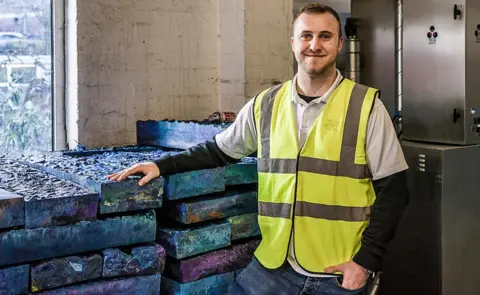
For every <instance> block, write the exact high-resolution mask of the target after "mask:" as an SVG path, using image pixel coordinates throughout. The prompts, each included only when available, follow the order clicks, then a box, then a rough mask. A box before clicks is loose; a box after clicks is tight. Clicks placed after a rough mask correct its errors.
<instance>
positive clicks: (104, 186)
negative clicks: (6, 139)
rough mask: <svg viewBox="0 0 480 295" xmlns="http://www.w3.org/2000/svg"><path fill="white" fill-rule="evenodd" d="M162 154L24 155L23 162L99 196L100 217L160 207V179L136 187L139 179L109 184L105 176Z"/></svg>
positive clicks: (160, 152)
mask: <svg viewBox="0 0 480 295" xmlns="http://www.w3.org/2000/svg"><path fill="white" fill-rule="evenodd" d="M162 154H164V152H163V151H154V152H145V153H144V154H143V153H134V152H118V153H114V152H110V153H108V152H105V153H98V154H97V153H94V154H93V155H90V156H88V157H70V156H64V155H61V154H55V153H51V154H45V155H40V156H35V157H34V156H27V157H25V158H23V159H22V161H24V162H25V163H26V164H27V165H29V166H31V167H33V168H35V169H39V170H41V171H44V172H47V173H49V174H52V175H54V176H56V177H58V178H61V179H65V180H68V181H71V182H74V183H76V184H79V185H81V186H84V187H87V188H90V189H91V190H93V191H95V192H97V193H99V195H100V201H99V208H100V213H101V214H108V213H117V212H129V211H139V210H144V209H156V208H160V207H161V206H162V201H163V197H162V195H163V184H164V179H163V178H161V177H160V178H156V179H154V180H152V181H150V182H149V183H148V184H147V185H145V186H141V187H140V186H139V185H138V181H139V180H140V178H139V177H137V176H134V177H130V178H129V179H127V180H125V181H123V182H111V181H109V180H108V179H107V175H109V174H111V173H113V172H118V171H120V170H122V169H124V168H127V167H129V166H131V165H133V164H134V163H138V162H140V161H144V160H145V159H149V158H148V157H157V156H159V155H162Z"/></svg>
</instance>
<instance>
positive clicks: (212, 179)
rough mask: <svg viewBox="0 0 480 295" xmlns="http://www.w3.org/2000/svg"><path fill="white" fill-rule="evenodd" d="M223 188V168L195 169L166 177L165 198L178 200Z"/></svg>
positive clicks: (218, 190) (219, 190) (222, 189)
mask: <svg viewBox="0 0 480 295" xmlns="http://www.w3.org/2000/svg"><path fill="white" fill-rule="evenodd" d="M224 190H225V168H224V167H220V168H215V169H205V170H196V171H190V172H185V173H178V174H174V175H170V176H167V177H166V181H165V194H166V199H167V200H178V199H184V198H190V197H195V196H200V195H206V194H211V193H215V192H222V191H224Z"/></svg>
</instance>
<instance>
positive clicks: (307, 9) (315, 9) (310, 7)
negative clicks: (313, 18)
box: [293, 3, 342, 38]
mask: <svg viewBox="0 0 480 295" xmlns="http://www.w3.org/2000/svg"><path fill="white" fill-rule="evenodd" d="M304 13H307V14H324V13H329V14H331V15H333V16H334V17H335V19H336V20H337V22H338V36H339V37H340V38H341V37H342V25H341V21H340V16H339V15H338V13H337V12H336V11H335V9H333V8H332V7H330V6H328V5H325V4H321V3H311V4H307V5H305V6H303V7H302V9H300V11H299V12H298V13H297V15H296V16H295V19H294V20H293V24H295V22H296V21H297V18H298V17H299V16H300V15H301V14H304Z"/></svg>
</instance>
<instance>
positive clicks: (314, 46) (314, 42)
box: [310, 37, 322, 52]
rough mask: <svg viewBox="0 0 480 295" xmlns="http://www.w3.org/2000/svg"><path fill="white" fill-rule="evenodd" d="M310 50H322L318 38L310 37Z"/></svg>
mask: <svg viewBox="0 0 480 295" xmlns="http://www.w3.org/2000/svg"><path fill="white" fill-rule="evenodd" d="M310 50H311V51H313V52H315V51H320V50H322V42H321V41H320V38H317V37H314V38H312V40H311V41H310Z"/></svg>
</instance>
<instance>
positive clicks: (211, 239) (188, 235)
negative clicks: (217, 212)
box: [157, 222, 230, 259]
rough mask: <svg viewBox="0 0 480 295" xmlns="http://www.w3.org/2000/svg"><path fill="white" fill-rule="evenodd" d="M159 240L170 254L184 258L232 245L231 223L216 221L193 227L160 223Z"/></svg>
mask: <svg viewBox="0 0 480 295" xmlns="http://www.w3.org/2000/svg"><path fill="white" fill-rule="evenodd" d="M157 241H158V243H159V244H160V245H162V246H163V247H164V248H165V251H166V252H167V255H168V256H171V257H174V258H176V259H182V258H186V257H190V256H194V255H197V254H200V253H205V252H209V251H212V250H216V249H220V248H224V247H227V246H230V223H228V222H216V223H210V224H207V225H203V226H197V227H192V228H175V227H162V225H160V226H159V229H158V231H157Z"/></svg>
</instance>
